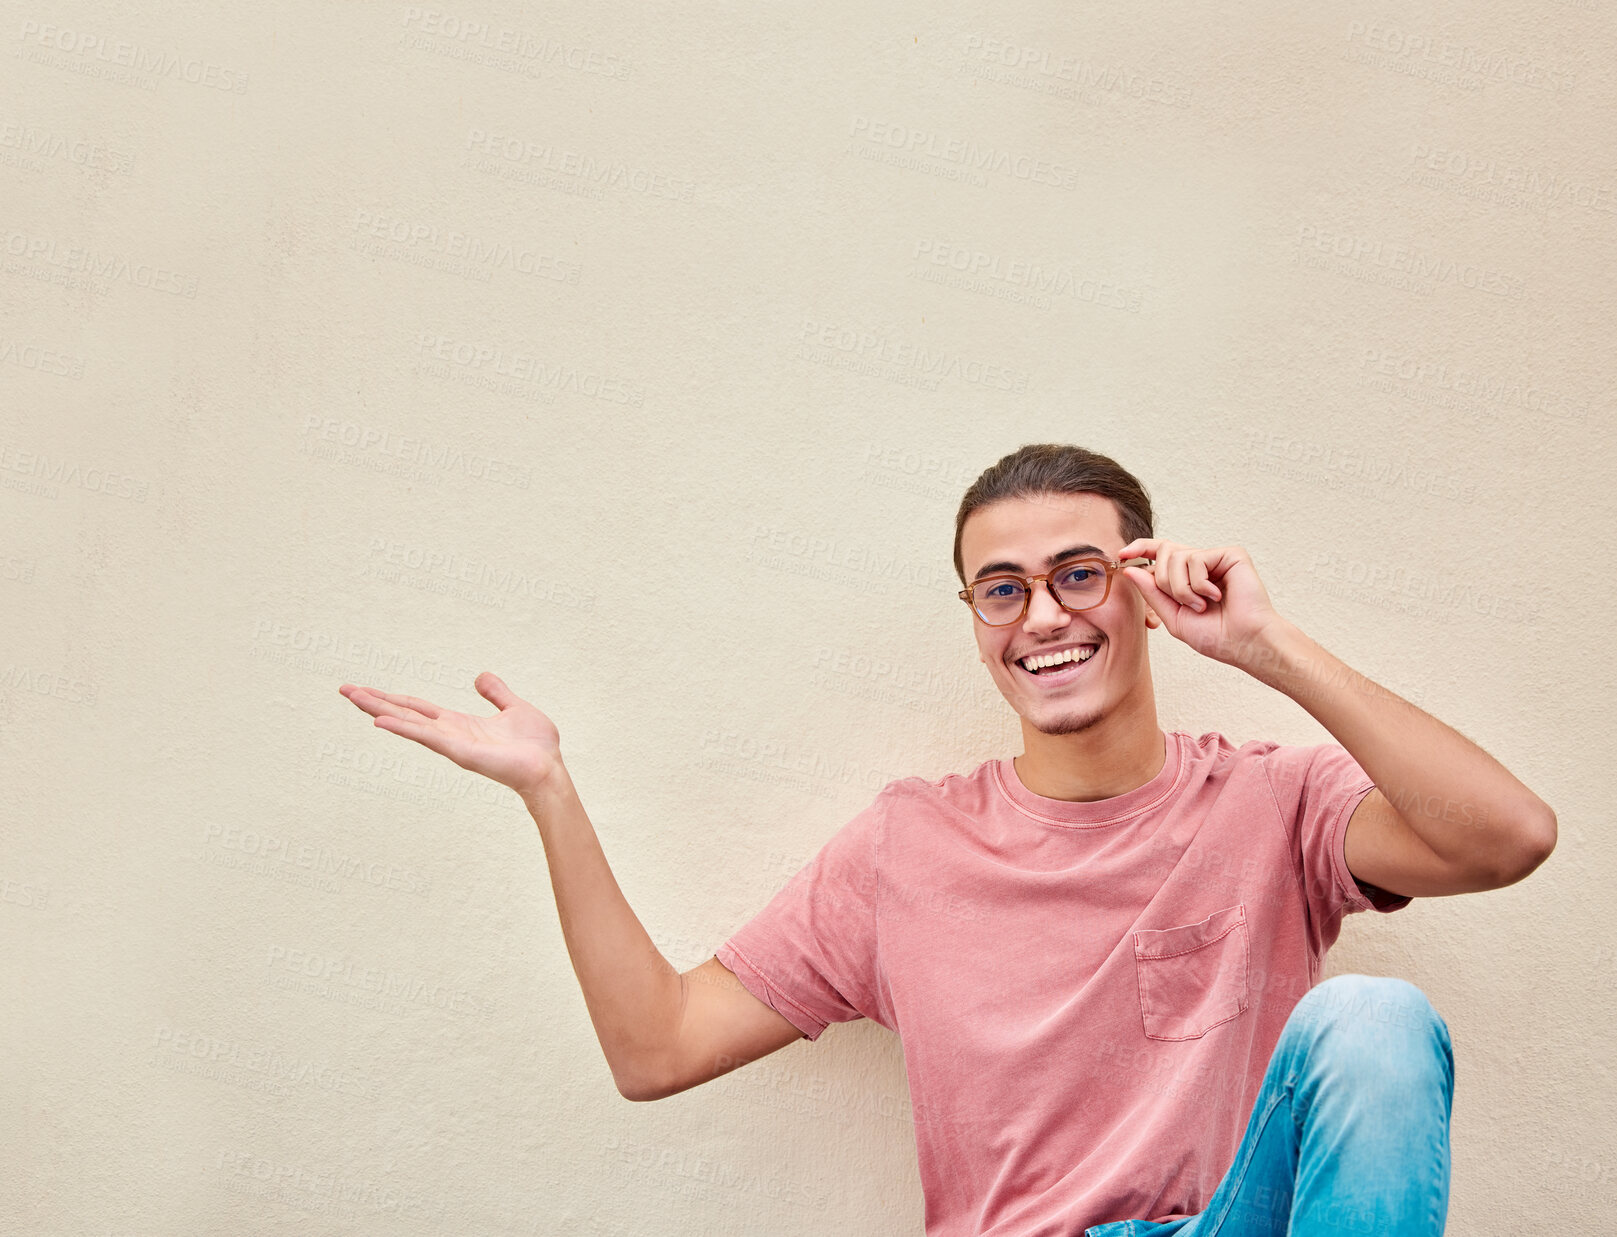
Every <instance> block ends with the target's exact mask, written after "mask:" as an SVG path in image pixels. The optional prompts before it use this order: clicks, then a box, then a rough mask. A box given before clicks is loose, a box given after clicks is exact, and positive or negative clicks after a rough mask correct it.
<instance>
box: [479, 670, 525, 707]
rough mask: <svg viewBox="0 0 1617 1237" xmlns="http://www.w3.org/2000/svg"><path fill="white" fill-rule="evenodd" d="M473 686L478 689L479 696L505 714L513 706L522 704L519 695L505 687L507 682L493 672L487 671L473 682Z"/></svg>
mask: <svg viewBox="0 0 1617 1237" xmlns="http://www.w3.org/2000/svg"><path fill="white" fill-rule="evenodd" d="M472 686H473V687H475V688H477V694H478V695H480V696H482V697H483V699H485V700H487V701H488V702H489V703H490V704H492V705H493V706H494V707H495V708H496V709H499V710H500V711H501V712H504V711H505V710H506V709H509V708H510V707H511V706H512V705H513V704H520V703H521V701H520V700H519V699H518V698H517V694H516V693H515V692H513V691H512V690H511V689H510V688H509V687H507V686H506V685H505V681H504V680H503V679H501V678H500V676H499V675H497V674H495V673H494V672H493V671H492V670H485V671H483V673H482V674H480V675H478V676H477V678H475V679H474V680H472Z"/></svg>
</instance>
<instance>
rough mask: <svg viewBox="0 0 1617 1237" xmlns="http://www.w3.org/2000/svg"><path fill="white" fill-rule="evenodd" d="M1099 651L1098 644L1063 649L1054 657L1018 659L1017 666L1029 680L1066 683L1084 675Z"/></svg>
mask: <svg viewBox="0 0 1617 1237" xmlns="http://www.w3.org/2000/svg"><path fill="white" fill-rule="evenodd" d="M1099 651H1100V646H1099V645H1098V644H1085V645H1080V646H1078V647H1077V648H1071V649H1063V650H1062V651H1061V652H1059V653H1056V654H1053V655H1041V654H1034V655H1032V656H1029V657H1023V658H1018V659H1017V661H1016V663H1015V665H1016V668H1017V669H1018V670H1020V671H1021V672H1022V673H1023V674H1025V675H1027V676H1028V677H1029V678H1033V679H1043V680H1045V681H1046V682H1050V683H1056V682H1064V681H1065V680H1067V679H1073V678H1077V677H1078V676H1079V675H1080V674H1082V673H1083V668H1084V667H1085V666H1086V665H1088V664H1089V662H1091V661H1093V660H1094V657H1095V654H1096V653H1098V652H1099ZM1030 661H1031V662H1032V663H1033V665H1032V666H1029V665H1028V662H1030Z"/></svg>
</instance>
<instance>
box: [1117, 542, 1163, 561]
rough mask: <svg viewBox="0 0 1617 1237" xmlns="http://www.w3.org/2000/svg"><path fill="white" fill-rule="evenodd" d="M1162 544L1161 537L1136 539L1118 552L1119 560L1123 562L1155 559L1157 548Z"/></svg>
mask: <svg viewBox="0 0 1617 1237" xmlns="http://www.w3.org/2000/svg"><path fill="white" fill-rule="evenodd" d="M1161 544H1162V539H1161V538H1160V537H1136V538H1135V539H1134V540H1133V541H1131V542H1129V543H1128V544H1127V545H1126V546H1123V547H1122V548H1121V549H1120V550H1118V552H1117V559H1118V561H1119V562H1123V561H1125V560H1127V559H1131V558H1155V557H1156V556H1157V547H1158V546H1160V545H1161Z"/></svg>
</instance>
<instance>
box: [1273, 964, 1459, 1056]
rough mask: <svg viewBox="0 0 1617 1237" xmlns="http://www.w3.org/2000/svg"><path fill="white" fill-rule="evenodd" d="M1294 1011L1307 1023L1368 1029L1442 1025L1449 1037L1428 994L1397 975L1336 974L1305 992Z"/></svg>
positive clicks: (1420, 1029) (1422, 1028)
mask: <svg viewBox="0 0 1617 1237" xmlns="http://www.w3.org/2000/svg"><path fill="white" fill-rule="evenodd" d="M1292 1013H1293V1016H1294V1017H1297V1018H1299V1019H1300V1020H1301V1021H1304V1022H1316V1021H1330V1022H1341V1023H1349V1024H1357V1025H1362V1026H1364V1027H1365V1028H1366V1029H1371V1028H1376V1029H1384V1028H1403V1029H1406V1030H1410V1031H1416V1032H1430V1031H1432V1030H1434V1029H1438V1028H1441V1030H1442V1035H1443V1038H1444V1039H1445V1040H1446V1039H1447V1037H1448V1024H1447V1023H1445V1022H1444V1021H1443V1018H1442V1016H1441V1015H1440V1014H1439V1013H1438V1012H1437V1010H1436V1009H1434V1008H1433V1007H1432V1003H1431V1001H1429V1000H1428V999H1427V997H1426V994H1425V993H1424V992H1422V991H1421V990H1420V989H1419V988H1417V987H1416V986H1415V985H1414V984H1412V983H1410V982H1409V981H1408V980H1407V979H1399V978H1397V977H1396V976H1393V975H1356V974H1355V975H1333V976H1332V977H1331V978H1330V979H1327V980H1323V981H1321V982H1320V983H1317V984H1315V985H1314V986H1313V987H1312V988H1310V989H1309V990H1308V991H1307V992H1305V993H1304V994H1303V996H1302V999H1301V1000H1300V1001H1298V1002H1297V1006H1296V1008H1295V1009H1294V1010H1293V1011H1292Z"/></svg>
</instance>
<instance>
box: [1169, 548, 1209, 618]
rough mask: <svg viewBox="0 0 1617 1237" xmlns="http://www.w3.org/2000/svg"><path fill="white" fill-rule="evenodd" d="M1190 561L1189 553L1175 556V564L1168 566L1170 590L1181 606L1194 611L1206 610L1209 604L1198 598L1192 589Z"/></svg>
mask: <svg viewBox="0 0 1617 1237" xmlns="http://www.w3.org/2000/svg"><path fill="white" fill-rule="evenodd" d="M1190 559H1191V556H1190V554H1188V553H1181V554H1176V555H1174V558H1173V562H1172V563H1170V564H1169V566H1168V590H1169V591H1170V592H1171V593H1172V594H1173V599H1174V600H1175V601H1177V602H1178V603H1179V604H1180V605H1182V606H1189V607H1190V608H1191V609H1192V610H1205V609H1206V608H1207V603H1206V602H1205V601H1203V600H1202V599H1201V598H1200V597H1198V596H1196V590H1195V589H1193V588H1191V587H1190Z"/></svg>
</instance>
